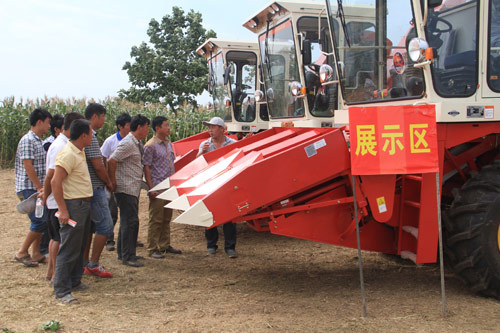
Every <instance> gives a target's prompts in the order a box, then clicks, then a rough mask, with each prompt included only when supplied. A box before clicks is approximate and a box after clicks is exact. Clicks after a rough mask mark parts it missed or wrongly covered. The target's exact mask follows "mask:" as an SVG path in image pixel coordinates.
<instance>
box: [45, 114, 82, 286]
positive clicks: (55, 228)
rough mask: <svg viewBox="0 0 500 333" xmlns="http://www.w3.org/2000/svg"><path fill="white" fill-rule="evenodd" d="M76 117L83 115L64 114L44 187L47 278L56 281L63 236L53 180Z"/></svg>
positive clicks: (50, 152) (48, 164) (49, 157)
mask: <svg viewBox="0 0 500 333" xmlns="http://www.w3.org/2000/svg"><path fill="white" fill-rule="evenodd" d="M75 119H83V116H82V115H81V114H80V113H77V112H71V113H68V114H67V115H65V116H64V126H63V129H62V132H60V133H59V135H58V136H57V138H56V139H55V140H54V142H52V144H51V145H50V147H49V150H48V151H47V159H46V170H47V175H46V176H45V182H44V189H43V202H44V203H45V205H46V206H47V209H48V217H47V229H48V233H49V237H50V243H49V264H48V268H47V276H46V278H45V279H46V280H48V281H51V283H54V270H55V267H56V258H57V252H58V251H59V246H60V244H61V236H60V235H59V220H58V219H57V217H55V213H56V212H57V209H58V208H57V203H56V200H55V199H54V195H53V194H52V187H51V184H50V182H51V180H52V177H54V169H55V163H56V157H57V154H58V153H59V151H60V150H61V149H63V147H64V146H65V145H66V144H67V143H68V137H69V129H70V126H71V123H72V122H73V120H75Z"/></svg>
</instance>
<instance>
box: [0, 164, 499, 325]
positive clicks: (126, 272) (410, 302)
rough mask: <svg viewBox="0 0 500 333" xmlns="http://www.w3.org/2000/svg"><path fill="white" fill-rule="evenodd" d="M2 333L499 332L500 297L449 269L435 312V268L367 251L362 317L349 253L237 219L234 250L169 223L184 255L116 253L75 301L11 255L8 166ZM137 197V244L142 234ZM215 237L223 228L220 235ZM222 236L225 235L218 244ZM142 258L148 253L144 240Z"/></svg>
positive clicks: (16, 234)
mask: <svg viewBox="0 0 500 333" xmlns="http://www.w3.org/2000/svg"><path fill="white" fill-rule="evenodd" d="M0 188H2V189H3V190H4V191H5V193H4V194H3V195H2V196H0V218H1V220H0V221H1V222H0V234H1V242H0V266H1V269H0V329H1V328H8V329H10V330H12V331H15V332H33V331H37V330H38V329H39V327H40V326H41V324H42V323H44V322H46V321H49V320H59V322H60V323H61V324H62V329H61V330H60V331H61V332H177V331H180V332H236V331H237V332H242V331H243V332H292V331H308V332H309V331H312V332H325V331H327V332H331V331H340V332H478V331H481V332H484V331H492V332H494V331H496V332H499V331H500V317H499V314H500V302H499V301H497V300H493V299H487V298H482V297H479V296H475V295H474V294H472V293H471V292H469V291H468V290H467V288H466V287H465V286H464V285H463V284H462V283H461V281H460V280H458V279H457V278H456V277H455V276H454V275H453V274H452V273H451V272H449V271H447V272H446V296H447V311H448V312H447V316H445V317H443V316H442V314H441V303H440V302H441V294H440V274H439V267H438V266H437V265H428V266H427V265H426V266H421V267H417V266H415V265H413V264H411V263H408V262H402V261H395V260H394V259H392V258H389V257H386V256H383V255H381V254H377V253H370V252H363V260H364V262H363V263H364V275H365V286H366V300H367V312H368V317H367V318H363V316H362V307H361V304H362V303H361V292H360V284H359V271H358V261H357V251H356V250H352V249H344V248H338V247H333V246H330V245H325V244H319V243H314V242H309V241H304V240H299V239H292V238H286V237H281V236H275V235H271V234H269V233H257V232H255V231H253V230H251V229H250V228H248V227H247V226H246V225H238V244H237V250H238V253H239V255H240V256H239V258H237V259H229V258H227V257H226V256H225V254H224V252H223V251H220V250H219V251H218V253H217V255H215V256H207V255H206V254H205V246H206V245H205V239H204V234H203V229H202V228H198V227H192V226H185V225H178V224H173V226H172V245H173V246H174V247H177V248H180V249H182V251H183V254H182V255H168V257H167V258H166V259H164V260H154V259H150V258H146V259H145V260H144V262H145V267H143V268H131V267H127V266H123V265H121V264H120V262H119V261H118V260H117V258H116V252H107V251H104V254H103V257H102V260H101V262H102V264H104V265H105V266H106V268H107V269H109V270H110V271H111V272H113V274H114V277H113V278H112V279H100V278H96V277H92V276H85V277H84V282H85V283H88V284H90V285H91V289H90V290H88V291H85V292H81V293H79V294H75V296H77V297H78V298H79V300H80V302H81V304H80V305H74V306H64V305H60V304H58V303H57V302H56V301H55V300H54V295H53V289H52V288H51V287H50V286H49V284H48V283H47V282H46V281H44V277H45V273H46V265H40V267H38V268H27V267H24V266H22V265H21V264H19V263H17V262H15V261H14V260H13V256H14V254H15V253H16V250H17V249H18V248H19V246H20V244H21V241H22V240H23V238H24V236H25V235H26V232H27V230H28V219H27V217H26V216H23V215H21V214H19V213H17V212H16V210H15V205H16V203H17V200H18V199H17V197H16V195H15V193H14V172H13V170H0ZM146 205H147V198H145V196H144V195H142V196H141V201H140V221H141V228H140V234H139V240H141V241H143V242H145V241H146V228H147V208H146V207H147V206H146ZM221 236H222V235H221ZM221 241H222V237H221V240H220V241H219V242H221ZM138 254H139V255H142V256H145V257H146V253H145V250H144V249H143V248H139V249H138Z"/></svg>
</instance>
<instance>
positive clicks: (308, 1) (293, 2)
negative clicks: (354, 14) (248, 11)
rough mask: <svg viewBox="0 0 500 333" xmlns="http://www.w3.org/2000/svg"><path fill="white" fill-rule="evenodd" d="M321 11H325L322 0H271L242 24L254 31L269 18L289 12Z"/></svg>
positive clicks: (317, 13)
mask: <svg viewBox="0 0 500 333" xmlns="http://www.w3.org/2000/svg"><path fill="white" fill-rule="evenodd" d="M322 11H326V5H325V2H324V1H314V0H286V1H271V2H269V4H268V5H267V6H266V7H264V9H262V10H260V11H259V12H257V13H256V14H254V15H252V16H251V17H250V18H249V19H248V20H247V21H245V23H243V26H244V27H245V28H247V29H249V30H250V31H252V32H254V33H258V32H259V31H260V30H261V29H263V28H264V27H265V25H266V23H267V20H268V19H269V18H271V19H276V18H277V17H280V16H284V15H287V14H289V13H301V14H311V15H314V16H318V15H319V14H320V13H321V12H322Z"/></svg>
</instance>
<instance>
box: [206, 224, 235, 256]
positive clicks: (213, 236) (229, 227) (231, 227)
mask: <svg viewBox="0 0 500 333" xmlns="http://www.w3.org/2000/svg"><path fill="white" fill-rule="evenodd" d="M222 230H223V231H224V249H225V250H228V249H232V250H234V248H235V247H236V224H234V223H231V222H229V223H226V224H223V225H222ZM205 238H206V239H207V248H215V249H216V248H217V241H218V240H219V231H217V227H215V228H211V229H205Z"/></svg>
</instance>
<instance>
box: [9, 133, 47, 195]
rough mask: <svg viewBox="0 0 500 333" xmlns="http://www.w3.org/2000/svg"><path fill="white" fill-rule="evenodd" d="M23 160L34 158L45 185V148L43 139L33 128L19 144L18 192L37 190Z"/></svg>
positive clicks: (41, 180) (17, 166) (17, 161)
mask: <svg viewBox="0 0 500 333" xmlns="http://www.w3.org/2000/svg"><path fill="white" fill-rule="evenodd" d="M23 160H33V167H34V168H35V172H36V175H37V176H38V179H39V180H40V182H41V183H42V185H43V180H44V178H45V150H44V149H43V143H42V139H40V138H39V137H38V136H37V135H36V134H35V133H34V132H33V131H31V130H30V131H29V132H28V133H26V134H25V135H24V136H23V137H22V138H21V140H19V144H18V145H17V151H16V161H15V174H16V182H15V189H16V192H21V191H23V190H36V186H35V184H33V182H32V181H31V179H30V178H29V177H28V174H27V173H26V169H24V164H23Z"/></svg>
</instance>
